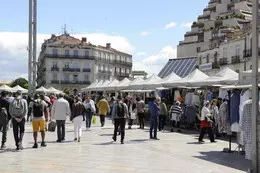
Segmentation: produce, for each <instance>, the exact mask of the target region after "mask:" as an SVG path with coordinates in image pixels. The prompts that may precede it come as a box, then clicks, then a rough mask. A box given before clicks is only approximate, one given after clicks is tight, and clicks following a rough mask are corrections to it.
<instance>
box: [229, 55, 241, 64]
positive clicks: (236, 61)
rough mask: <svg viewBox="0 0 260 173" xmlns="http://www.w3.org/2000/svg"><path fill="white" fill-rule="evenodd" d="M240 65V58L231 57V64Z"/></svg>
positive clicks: (237, 56)
mask: <svg viewBox="0 0 260 173" xmlns="http://www.w3.org/2000/svg"><path fill="white" fill-rule="evenodd" d="M237 63H240V56H239V55H236V56H232V57H231V64H237Z"/></svg>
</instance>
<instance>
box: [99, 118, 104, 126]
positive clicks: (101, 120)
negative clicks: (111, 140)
mask: <svg viewBox="0 0 260 173" xmlns="http://www.w3.org/2000/svg"><path fill="white" fill-rule="evenodd" d="M99 117H100V123H101V127H103V126H104V125H105V115H99Z"/></svg>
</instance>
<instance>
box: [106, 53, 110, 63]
mask: <svg viewBox="0 0 260 173" xmlns="http://www.w3.org/2000/svg"><path fill="white" fill-rule="evenodd" d="M110 58H111V57H110V54H108V55H107V59H108V61H109V62H110V61H111V59H110Z"/></svg>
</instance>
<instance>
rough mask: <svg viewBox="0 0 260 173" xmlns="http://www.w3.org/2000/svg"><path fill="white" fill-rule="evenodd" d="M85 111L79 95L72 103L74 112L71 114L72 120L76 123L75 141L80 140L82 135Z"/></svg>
mask: <svg viewBox="0 0 260 173" xmlns="http://www.w3.org/2000/svg"><path fill="white" fill-rule="evenodd" d="M84 112H85V107H84V105H83V103H82V102H81V101H80V99H79V97H78V96H76V97H75V103H74V104H73V105H72V114H71V121H73V124H74V135H75V139H74V141H78V142H80V138H81V135H82V122H83V118H84V117H83V116H84Z"/></svg>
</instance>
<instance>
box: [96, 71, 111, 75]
mask: <svg viewBox="0 0 260 173" xmlns="http://www.w3.org/2000/svg"><path fill="white" fill-rule="evenodd" d="M98 73H102V74H108V75H112V72H111V71H106V70H98Z"/></svg>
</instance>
